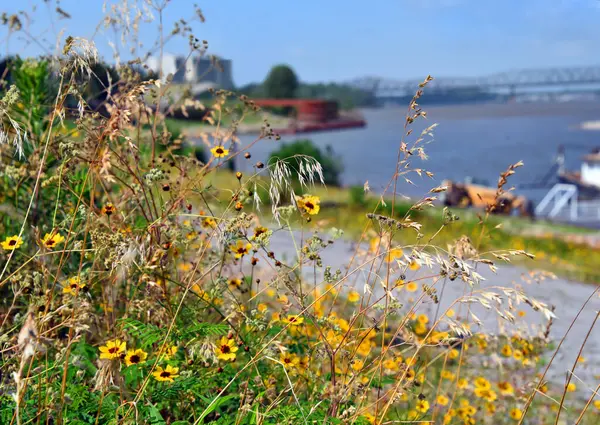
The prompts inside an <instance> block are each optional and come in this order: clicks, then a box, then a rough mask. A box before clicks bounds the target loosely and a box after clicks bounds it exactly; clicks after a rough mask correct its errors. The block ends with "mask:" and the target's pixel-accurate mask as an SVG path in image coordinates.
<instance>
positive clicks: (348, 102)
mask: <svg viewBox="0 0 600 425" xmlns="http://www.w3.org/2000/svg"><path fill="white" fill-rule="evenodd" d="M297 93H298V97H299V98H307V99H330V100H335V101H337V102H338V104H339V106H340V109H344V110H347V109H353V108H357V107H364V106H373V105H375V103H376V100H377V99H376V98H375V96H374V94H373V93H371V92H368V91H364V90H360V89H357V88H355V87H352V86H349V85H346V84H336V83H329V84H323V83H316V84H306V83H301V84H300V87H298V90H297Z"/></svg>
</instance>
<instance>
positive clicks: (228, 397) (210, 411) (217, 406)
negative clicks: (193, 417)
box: [198, 394, 237, 424]
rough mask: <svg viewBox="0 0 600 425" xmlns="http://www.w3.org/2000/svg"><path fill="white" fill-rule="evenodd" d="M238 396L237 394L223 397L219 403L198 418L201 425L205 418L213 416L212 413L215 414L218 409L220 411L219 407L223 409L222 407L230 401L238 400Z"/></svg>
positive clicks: (215, 403)
mask: <svg viewBox="0 0 600 425" xmlns="http://www.w3.org/2000/svg"><path fill="white" fill-rule="evenodd" d="M236 397H237V395H235V394H230V395H228V396H225V397H221V398H219V399H218V400H217V401H215V402H214V403H213V404H212V406H210V407H209V408H208V409H206V410H205V411H204V413H203V414H202V415H201V416H200V417H199V418H198V423H199V424H201V423H203V422H204V418H205V417H206V416H208V415H209V414H211V413H212V412H214V411H215V410H216V409H218V408H219V407H221V406H222V405H224V404H225V403H227V402H228V401H229V400H231V399H233V398H236Z"/></svg>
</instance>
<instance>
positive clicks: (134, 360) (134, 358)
mask: <svg viewBox="0 0 600 425" xmlns="http://www.w3.org/2000/svg"><path fill="white" fill-rule="evenodd" d="M129 361H130V362H131V363H139V362H140V356H138V355H137V354H134V355H133V356H131V357H130V358H129Z"/></svg>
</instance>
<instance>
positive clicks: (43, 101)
mask: <svg viewBox="0 0 600 425" xmlns="http://www.w3.org/2000/svg"><path fill="white" fill-rule="evenodd" d="M11 80H12V81H11V83H12V84H14V85H15V86H16V88H17V90H18V91H19V103H18V104H17V105H16V108H15V110H14V116H15V117H18V120H19V122H20V123H21V124H22V125H23V127H24V128H25V129H27V131H28V134H29V137H30V138H31V137H34V138H35V139H36V140H39V139H40V138H41V136H42V133H43V132H44V131H45V129H46V128H47V125H48V122H49V120H48V112H49V111H50V106H51V105H50V104H51V102H52V100H53V98H54V95H55V93H54V90H53V85H52V81H51V79H50V64H49V62H48V61H47V60H45V59H21V58H18V59H16V60H15V61H14V63H13V64H12V72H11Z"/></svg>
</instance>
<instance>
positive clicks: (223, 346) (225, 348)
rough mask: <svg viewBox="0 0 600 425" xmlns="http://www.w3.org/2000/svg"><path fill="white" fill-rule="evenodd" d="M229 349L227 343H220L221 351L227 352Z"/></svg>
mask: <svg viewBox="0 0 600 425" xmlns="http://www.w3.org/2000/svg"><path fill="white" fill-rule="evenodd" d="M230 351H231V348H229V345H221V353H223V354H227V353H229V352H230Z"/></svg>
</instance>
